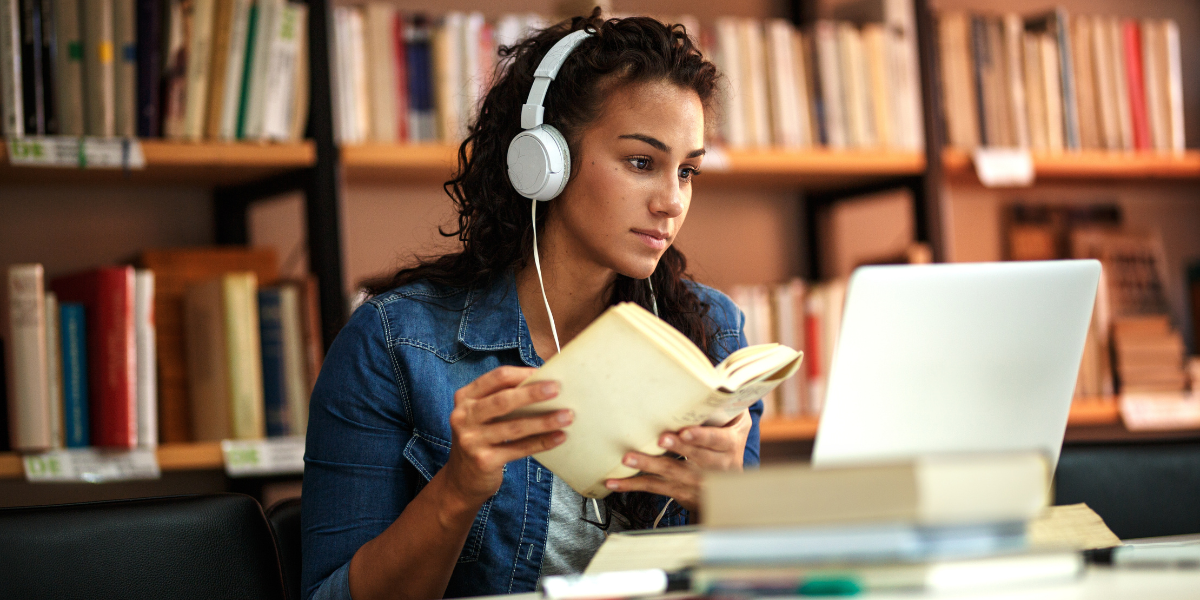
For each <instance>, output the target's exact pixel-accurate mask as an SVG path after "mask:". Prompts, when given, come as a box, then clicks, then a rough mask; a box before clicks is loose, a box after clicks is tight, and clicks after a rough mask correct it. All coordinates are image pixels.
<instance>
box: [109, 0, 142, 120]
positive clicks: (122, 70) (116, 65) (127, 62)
mask: <svg viewBox="0 0 1200 600" xmlns="http://www.w3.org/2000/svg"><path fill="white" fill-rule="evenodd" d="M112 7H113V21H112V23H113V128H114V129H113V130H114V133H115V134H116V135H118V136H120V137H133V136H135V135H137V59H138V56H137V14H136V8H135V7H134V0H113V6H112Z"/></svg>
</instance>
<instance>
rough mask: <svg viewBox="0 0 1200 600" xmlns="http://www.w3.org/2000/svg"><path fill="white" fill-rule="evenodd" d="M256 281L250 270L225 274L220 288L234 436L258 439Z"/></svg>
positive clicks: (259, 360)
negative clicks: (223, 309)
mask: <svg viewBox="0 0 1200 600" xmlns="http://www.w3.org/2000/svg"><path fill="white" fill-rule="evenodd" d="M257 288H258V284H257V280H256V278H255V276H254V274H253V273H239V274H232V275H226V276H225V284H224V286H223V289H222V298H223V304H224V307H225V311H224V315H223V318H224V322H223V324H222V326H223V327H224V329H225V339H226V343H227V350H228V352H227V354H226V356H225V358H226V360H227V361H228V366H227V369H228V373H229V398H230V400H229V401H230V402H231V404H230V415H231V416H232V426H233V431H232V433H233V437H234V438H236V439H257V438H261V437H263V435H264V433H265V431H266V424H265V422H264V421H265V417H264V414H263V413H264V406H263V380H262V376H263V373H262V348H261V343H260V342H259V324H258V293H257V292H258V289H257Z"/></svg>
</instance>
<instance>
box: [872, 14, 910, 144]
mask: <svg viewBox="0 0 1200 600" xmlns="http://www.w3.org/2000/svg"><path fill="white" fill-rule="evenodd" d="M861 37H862V46H861V48H862V54H863V66H864V68H865V69H866V72H865V79H864V81H865V90H866V94H867V101H868V102H869V103H870V106H869V108H870V111H871V113H870V114H871V122H872V123H873V124H874V126H875V144H874V145H876V146H883V147H888V148H906V147H907V146H905V141H904V140H903V139H902V137H901V134H900V132H899V130H898V128H897V126H896V117H895V115H898V114H901V111H902V110H903V106H902V105H901V100H902V96H903V94H902V93H900V90H901V89H902V87H901V86H903V82H901V81H900V80H899V75H900V74H899V73H896V72H894V71H893V70H892V69H889V68H888V57H887V53H888V46H887V30H886V29H884V27H883V26H882V25H880V24H878V23H867V24H865V25H863V27H862V31H861Z"/></svg>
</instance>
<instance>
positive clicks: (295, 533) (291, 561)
mask: <svg viewBox="0 0 1200 600" xmlns="http://www.w3.org/2000/svg"><path fill="white" fill-rule="evenodd" d="M267 520H268V521H270V522H271V530H272V531H274V532H275V546H276V547H277V548H279V564H280V566H281V567H283V585H284V587H285V588H286V589H287V595H288V598H289V599H290V600H300V597H301V593H300V564H301V554H300V499H299V498H286V499H283V500H280V501H279V502H276V503H275V504H272V505H271V506H270V507H269V508H267Z"/></svg>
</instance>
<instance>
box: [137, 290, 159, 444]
mask: <svg viewBox="0 0 1200 600" xmlns="http://www.w3.org/2000/svg"><path fill="white" fill-rule="evenodd" d="M133 318H134V334H135V336H136V338H137V342H136V343H137V405H138V406H137V417H138V446H141V447H144V448H154V447H157V446H158V357H157V354H158V352H157V348H156V345H155V325H154V272H153V271H151V270H149V269H137V270H136V271H134V305H133Z"/></svg>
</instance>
